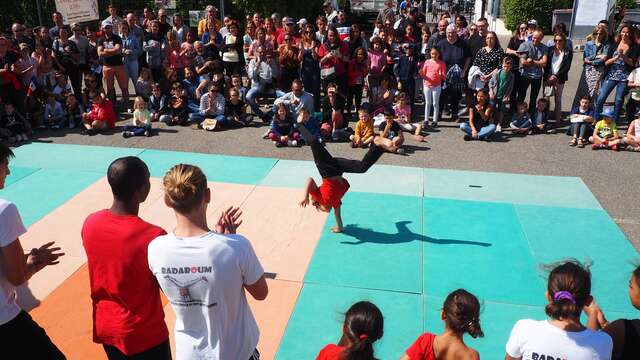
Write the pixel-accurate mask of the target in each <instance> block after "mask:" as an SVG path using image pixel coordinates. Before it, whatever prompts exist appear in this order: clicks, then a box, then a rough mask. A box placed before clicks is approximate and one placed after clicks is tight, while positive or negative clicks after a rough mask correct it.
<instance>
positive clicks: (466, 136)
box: [462, 134, 473, 141]
mask: <svg viewBox="0 0 640 360" xmlns="http://www.w3.org/2000/svg"><path fill="white" fill-rule="evenodd" d="M462 139H463V140H464V141H471V139H473V138H472V137H471V135H469V134H465V135H464V136H463V137H462Z"/></svg>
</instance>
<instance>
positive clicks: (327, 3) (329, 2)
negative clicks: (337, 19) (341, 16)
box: [322, 1, 333, 7]
mask: <svg viewBox="0 0 640 360" xmlns="http://www.w3.org/2000/svg"><path fill="white" fill-rule="evenodd" d="M327 6H331V7H333V3H332V2H331V1H325V2H324V4H322V7H327Z"/></svg>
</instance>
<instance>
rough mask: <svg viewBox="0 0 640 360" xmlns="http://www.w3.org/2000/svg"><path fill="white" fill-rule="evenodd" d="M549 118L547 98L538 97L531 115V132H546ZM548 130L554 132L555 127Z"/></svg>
mask: <svg viewBox="0 0 640 360" xmlns="http://www.w3.org/2000/svg"><path fill="white" fill-rule="evenodd" d="M548 120H549V100H547V99H546V98H540V99H538V101H537V102H536V111H535V112H534V113H533V114H532V115H531V123H532V127H531V131H530V133H531V134H544V133H547V127H548ZM549 132H555V129H551V130H549Z"/></svg>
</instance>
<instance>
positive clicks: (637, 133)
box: [623, 119, 640, 152]
mask: <svg viewBox="0 0 640 360" xmlns="http://www.w3.org/2000/svg"><path fill="white" fill-rule="evenodd" d="M623 142H624V143H625V144H627V145H629V146H630V147H631V149H632V150H633V151H639V152H640V120H638V119H635V120H633V121H632V122H631V124H629V129H628V130H627V135H625V136H624V140H623Z"/></svg>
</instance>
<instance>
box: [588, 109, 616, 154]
mask: <svg viewBox="0 0 640 360" xmlns="http://www.w3.org/2000/svg"><path fill="white" fill-rule="evenodd" d="M600 117H601V118H602V120H600V121H598V122H597V123H596V127H595V129H594V130H593V135H592V136H591V137H590V138H589V141H590V142H591V144H592V145H591V149H593V150H598V149H611V150H613V151H618V144H620V136H618V126H617V125H616V123H615V122H614V121H613V110H611V109H607V110H605V111H604V112H603V113H602V114H600Z"/></svg>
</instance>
